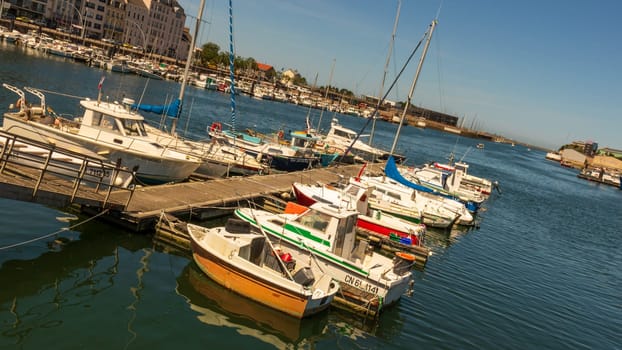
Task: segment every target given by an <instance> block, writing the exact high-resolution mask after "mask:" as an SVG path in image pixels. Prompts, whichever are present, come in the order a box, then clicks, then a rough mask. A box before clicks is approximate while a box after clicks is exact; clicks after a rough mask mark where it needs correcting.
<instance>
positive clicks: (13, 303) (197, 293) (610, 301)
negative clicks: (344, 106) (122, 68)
mask: <svg viewBox="0 0 622 350" xmlns="http://www.w3.org/2000/svg"><path fill="white" fill-rule="evenodd" d="M102 76H104V77H105V80H104V83H103V88H102V91H103V99H110V100H113V99H114V100H118V101H120V100H121V99H122V98H123V97H129V98H133V99H135V100H136V101H143V102H145V103H151V104H159V103H163V102H167V101H170V99H172V98H176V97H177V96H178V95H179V88H180V84H179V83H176V82H170V81H157V80H147V79H145V78H140V77H137V76H133V75H123V74H118V73H109V72H105V71H102V70H99V69H95V68H90V67H88V66H86V65H84V64H80V63H74V62H72V61H70V60H66V59H61V58H55V57H51V56H46V55H45V54H43V53H40V52H37V51H34V50H32V49H27V48H25V47H17V46H14V45H12V44H7V43H0V82H2V83H8V84H10V85H14V86H17V87H20V88H21V87H24V86H31V87H34V88H39V89H42V90H45V91H50V92H47V93H46V97H47V103H48V105H49V106H50V107H51V108H52V109H53V110H54V111H55V112H56V113H59V114H70V115H76V116H78V115H79V114H80V110H79V108H78V99H77V98H75V97H89V98H91V99H95V98H97V91H98V90H97V85H98V82H99V81H100V79H101V77H102ZM53 92H54V93H53ZM58 93H62V95H61V94H58ZM31 98H35V97H34V96H31ZM16 99H17V96H16V95H15V94H14V93H13V92H11V91H9V90H7V89H4V88H1V89H0V110H1V111H2V112H4V111H6V110H7V108H8V105H9V104H10V103H14V102H15V100H16ZM230 106H231V105H230V97H229V96H228V95H225V94H221V93H218V92H213V91H206V90H199V89H197V88H195V87H192V86H189V87H188V88H187V90H186V93H185V107H184V113H183V114H182V117H181V119H180V121H179V124H178V127H177V129H178V131H179V132H180V133H181V134H184V133H185V134H187V135H189V136H191V137H193V138H196V139H202V138H205V137H206V128H207V127H208V126H209V125H210V124H211V123H212V122H214V121H220V122H222V123H223V125H224V124H230V123H232V116H231V107H230ZM309 112H310V113H311V119H312V122H313V123H314V125H317V123H319V122H320V119H321V127H320V128H321V129H327V128H328V125H329V123H330V119H331V118H333V117H337V118H338V119H339V121H340V122H341V123H342V124H344V125H346V126H348V127H350V128H352V129H355V130H359V129H361V128H362V126H363V125H364V124H365V122H366V120H365V119H363V118H357V117H353V116H346V115H336V116H335V115H333V114H332V113H328V112H325V113H324V114H323V115H321V117H320V111H318V110H312V111H309V110H308V109H306V108H303V107H299V106H295V105H289V104H283V103H279V102H273V101H262V100H255V99H251V98H249V97H247V96H242V95H241V96H238V97H237V99H236V118H235V125H236V127H237V128H239V129H244V128H247V127H250V128H254V129H256V130H258V131H261V132H270V131H274V130H276V129H278V128H283V129H284V130H286V131H287V130H295V129H301V128H303V127H304V125H305V124H304V122H305V117H306V116H307V113H309ZM146 117H147V119H149V120H150V121H151V122H152V124H156V123H158V122H159V121H160V117H159V116H157V115H146ZM169 122H170V121H169ZM396 129H397V125H395V124H390V123H386V122H378V123H377V125H376V133H375V135H374V140H375V143H376V145H382V146H384V147H385V148H387V149H388V148H389V147H390V145H391V144H392V142H393V137H394V133H395V131H396ZM369 131H370V129H369V127H368V128H367V129H366V131H365V132H364V133H369ZM479 142H482V141H481V140H474V139H469V138H464V137H459V136H458V135H454V134H446V133H441V132H438V131H434V130H430V129H418V128H414V127H411V126H406V127H404V128H403V129H402V135H401V137H400V139H399V144H398V152H399V153H401V154H405V155H406V156H407V164H411V165H421V164H424V163H428V162H431V161H439V162H446V161H447V157H448V155H449V153H450V152H454V153H455V155H456V159H463V160H464V161H466V162H467V163H468V164H470V169H469V170H470V172H471V173H472V174H474V175H478V176H482V177H486V178H489V179H492V180H496V181H499V188H500V191H499V192H495V193H493V195H492V196H491V198H490V200H489V201H488V202H487V203H486V205H485V208H484V210H483V212H482V213H481V214H480V225H479V228H477V229H472V230H464V231H458V230H453V231H451V232H438V231H429V232H428V236H427V243H428V245H429V246H430V247H431V249H432V251H433V255H432V256H431V257H430V260H429V261H428V264H427V266H426V268H425V270H424V271H413V275H414V279H415V284H414V293H413V295H412V296H410V297H409V296H404V297H403V298H402V300H400V302H399V303H398V304H397V305H395V306H393V307H390V308H388V309H387V310H386V311H385V312H383V313H382V314H381V315H380V317H379V319H378V320H376V321H373V322H365V321H363V320H361V318H360V317H356V316H354V315H351V314H350V313H348V312H344V311H342V310H338V309H335V308H331V309H330V310H328V311H327V312H324V313H322V314H319V315H317V316H314V317H311V318H308V319H304V320H302V321H299V320H296V319H291V318H289V317H287V316H284V315H283V314H280V313H278V312H275V311H272V310H270V309H267V308H265V307H263V306H261V305H258V304H256V303H254V302H251V301H248V300H246V299H244V298H243V297H240V296H238V295H236V294H234V293H231V292H230V291H228V290H226V289H224V288H222V287H220V286H218V285H216V284H215V283H214V282H212V281H210V280H209V279H208V278H207V277H206V276H205V275H203V274H202V273H201V272H200V270H199V269H198V268H197V267H196V266H195V264H194V262H193V261H192V259H191V258H189V257H188V256H187V255H185V254H181V253H179V252H176V251H174V250H171V249H169V248H168V247H166V246H161V245H157V244H155V243H154V242H153V240H152V236H151V235H148V234H136V233H133V232H129V231H125V230H124V229H121V228H119V227H116V226H112V225H110V224H107V223H105V222H102V221H99V220H88V219H89V218H88V217H85V216H82V215H80V214H79V213H76V212H74V211H73V210H72V209H71V208H49V207H45V206H41V205H37V204H33V203H27V202H16V201H12V200H8V199H4V198H0V222H1V224H0V349H41V348H55V349H168V348H180V347H181V348H184V349H203V348H207V347H209V348H210V349H225V348H228V349H274V348H278V349H283V348H287V349H292V348H303V349H384V350H389V349H564V350H566V349H622V341H621V339H622V338H621V337H620V334H621V333H622V254H621V253H622V244H621V242H622V236H621V234H620V232H621V230H622V215H621V214H622V191H620V190H619V189H617V188H614V187H611V186H604V185H598V184H595V183H591V182H587V181H585V180H581V179H578V178H577V176H576V175H577V171H576V170H573V169H568V168H562V167H560V166H559V164H557V163H554V162H551V161H548V160H545V158H544V156H545V152H543V151H540V150H536V149H531V150H530V149H527V148H525V147H523V146H520V145H517V146H515V147H512V146H511V145H508V144H500V143H492V142H485V141H484V143H485V148H484V149H476V147H475V145H476V144H477V143H479ZM301 176H304V175H301ZM0 197H2V196H0ZM205 224H206V225H213V224H215V223H210V222H207V223H205Z"/></svg>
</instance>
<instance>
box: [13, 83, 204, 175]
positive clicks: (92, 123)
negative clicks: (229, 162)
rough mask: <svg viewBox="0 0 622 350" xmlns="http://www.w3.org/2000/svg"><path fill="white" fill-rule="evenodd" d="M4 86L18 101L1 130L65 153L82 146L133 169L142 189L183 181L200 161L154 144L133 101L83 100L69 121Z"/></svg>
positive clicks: (15, 90) (17, 91)
mask: <svg viewBox="0 0 622 350" xmlns="http://www.w3.org/2000/svg"><path fill="white" fill-rule="evenodd" d="M3 86H4V87H5V88H7V89H9V90H11V91H13V92H15V93H17V94H18V95H19V96H20V97H19V99H18V100H17V102H16V104H15V105H13V106H12V108H13V109H17V111H13V112H7V113H5V114H4V120H3V125H2V126H3V128H4V130H5V131H7V132H9V133H12V134H15V135H19V136H22V137H25V138H29V139H32V140H35V141H40V142H45V143H51V144H55V145H57V146H59V147H63V148H69V149H71V148H76V147H81V148H85V149H88V150H89V151H91V152H94V153H96V154H98V155H101V156H105V157H107V158H108V159H110V160H111V161H114V162H116V161H117V160H119V159H120V160H121V165H123V166H126V167H128V168H130V169H131V168H137V174H136V176H137V178H138V180H139V181H141V182H143V183H145V184H159V183H167V182H178V181H183V180H185V179H187V178H188V177H189V176H190V175H191V174H192V173H193V172H194V171H195V170H196V169H197V168H198V167H199V165H200V161H199V160H198V159H197V158H195V157H191V156H188V155H186V154H183V153H180V152H177V151H174V150H171V149H169V148H167V147H164V146H162V145H161V144H158V143H156V142H155V141H154V140H153V139H152V138H151V137H150V136H149V135H148V134H147V132H146V129H145V125H144V118H143V116H142V115H140V114H138V113H137V112H135V111H133V110H131V109H130V106H131V105H132V104H133V103H134V101H133V100H131V99H124V100H123V102H122V103H121V104H119V103H118V102H116V101H115V102H109V101H106V102H101V101H100V99H99V98H98V100H97V101H92V100H90V99H85V100H82V101H80V106H81V107H82V108H84V114H83V115H82V117H79V118H74V119H67V118H64V117H61V116H59V115H57V114H56V113H54V112H53V111H51V109H48V108H46V105H45V96H44V95H43V94H42V93H41V92H40V91H38V90H35V89H31V88H25V89H26V91H28V92H30V93H32V94H34V95H36V96H38V97H39V98H40V99H41V103H40V105H39V106H32V105H30V104H29V103H27V102H26V98H25V94H24V92H23V91H21V90H20V89H18V88H16V87H13V86H11V85H8V84H3Z"/></svg>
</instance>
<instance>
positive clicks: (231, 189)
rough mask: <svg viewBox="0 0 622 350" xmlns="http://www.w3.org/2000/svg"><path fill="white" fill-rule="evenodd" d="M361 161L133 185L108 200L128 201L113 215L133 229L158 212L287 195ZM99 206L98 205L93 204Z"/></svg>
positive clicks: (352, 171)
mask: <svg viewBox="0 0 622 350" xmlns="http://www.w3.org/2000/svg"><path fill="white" fill-rule="evenodd" d="M360 169H361V165H346V166H343V165H342V166H335V167H330V168H317V169H311V170H305V171H299V172H292V173H283V174H272V175H255V176H246V177H232V178H227V179H215V180H208V181H190V182H184V183H178V184H171V185H159V186H148V187H140V188H136V189H135V190H134V191H133V193H131V195H132V198H131V200H129V201H128V196H129V195H130V193H128V192H127V191H117V192H113V193H111V195H110V202H112V203H125V202H129V205H128V206H127V207H126V208H125V209H124V210H123V211H122V212H119V213H114V214H111V215H116V218H115V220H120V221H122V222H123V223H124V224H125V225H126V226H127V227H128V228H132V229H133V230H135V231H145V230H153V229H154V225H155V222H156V220H157V219H158V218H159V216H160V215H161V214H162V213H168V214H172V215H175V216H179V217H188V216H190V215H193V216H201V217H202V218H208V217H210V216H217V215H222V211H223V210H224V211H229V212H230V211H232V210H233V209H235V208H236V207H237V206H238V205H241V204H242V205H246V204H247V202H248V201H250V200H253V199H256V198H259V197H262V196H267V195H277V196H280V195H281V194H285V195H288V194H289V193H290V192H291V185H292V183H293V182H296V181H297V182H303V183H307V184H308V183H316V182H322V183H332V182H336V181H339V180H340V179H341V178H348V177H350V176H354V175H356V174H357V173H358V171H359V170H360ZM95 209H99V208H95Z"/></svg>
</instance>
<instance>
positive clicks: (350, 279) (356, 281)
mask: <svg viewBox="0 0 622 350" xmlns="http://www.w3.org/2000/svg"><path fill="white" fill-rule="evenodd" d="M344 282H346V283H347V284H349V285H351V286H354V287H356V288H358V289H362V290H364V291H366V292H368V293H373V294H378V286H373V285H371V284H369V283H367V282H365V281H363V280H361V279H360V278H356V277H354V276H352V275H346V277H345V279H344Z"/></svg>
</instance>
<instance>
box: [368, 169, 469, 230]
mask: <svg viewBox="0 0 622 350" xmlns="http://www.w3.org/2000/svg"><path fill="white" fill-rule="evenodd" d="M361 181H362V182H363V183H365V184H367V185H368V186H372V187H373V188H374V190H373V191H372V194H371V196H370V197H369V206H370V207H371V208H372V209H376V210H380V211H381V212H383V213H386V214H389V215H393V216H396V217H399V218H402V219H404V220H408V221H411V222H414V223H424V224H425V225H426V226H428V227H435V228H440V229H448V228H451V227H452V226H453V225H454V224H456V223H457V224H460V225H473V224H474V218H473V215H471V214H470V213H469V212H468V210H466V208H465V207H464V205H462V204H461V203H458V202H455V201H454V202H451V201H444V200H443V199H442V198H441V197H439V196H436V195H432V194H429V193H426V192H420V191H417V190H415V189H412V188H409V187H406V186H404V185H402V184H400V183H398V182H397V181H395V180H393V179H391V178H389V177H385V176H376V177H370V176H361Z"/></svg>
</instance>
